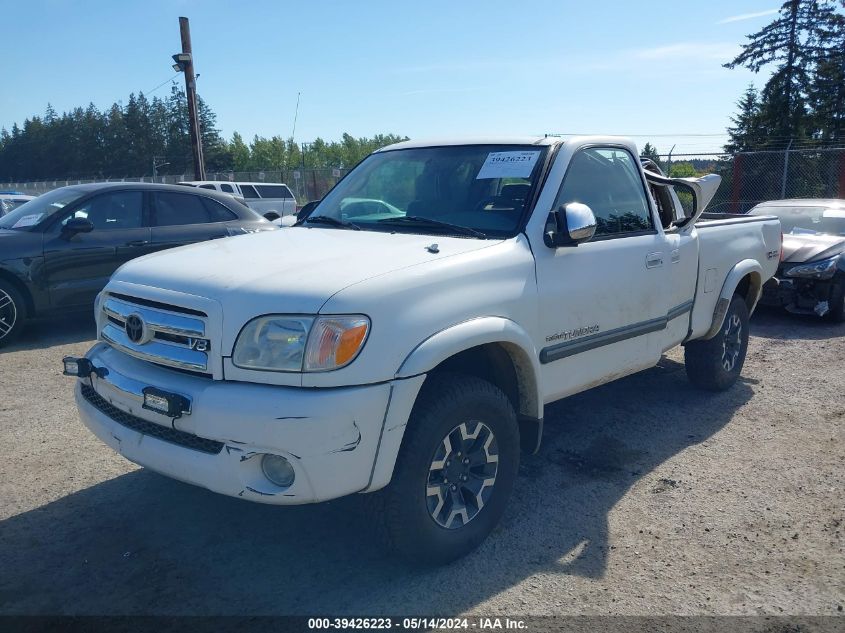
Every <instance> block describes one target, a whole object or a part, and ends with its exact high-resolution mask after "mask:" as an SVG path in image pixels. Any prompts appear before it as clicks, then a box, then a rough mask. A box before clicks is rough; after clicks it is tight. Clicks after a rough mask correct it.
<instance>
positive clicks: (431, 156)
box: [305, 145, 546, 238]
mask: <svg viewBox="0 0 845 633" xmlns="http://www.w3.org/2000/svg"><path fill="white" fill-rule="evenodd" d="M545 152H546V148H545V147H537V146H532V145H461V146H450V147H425V148H417V149H400V150H390V151H386V152H377V153H375V154H372V155H371V156H369V157H367V158H366V159H365V160H364V161H363V162H362V163H361V164H360V165H359V166H358V167H356V168H355V169H354V170H353V171H352V172H351V173H350V174H349V175H348V176H346V178H344V179H343V180H342V181H341V182H340V183H338V185H337V186H336V187H335V188H334V189H333V190H332V191H331V192H330V193H329V194H328V195H327V196H326V197H325V198H324V199H323V200H322V201H321V202H320V204H319V205H318V206H317V207H316V208H315V209H314V211H313V212H312V213H311V214H310V215H309V216H308V219H307V220H306V221H305V222H306V224H307V225H309V226H320V227H327V228H343V227H345V228H356V229H362V230H379V231H404V232H414V233H426V234H448V235H461V236H467V237H475V238H478V237H509V236H512V235H514V234H515V233H516V232H517V231H518V230H519V224H520V220H521V219H522V215H523V212H524V211H525V209H526V207H527V205H528V204H529V198H530V193H531V191H532V190H533V187H534V185H535V183H536V181H537V178H538V175H539V173H540V171H541V169H542V167H541V165H542V163H543V156H544V155H545Z"/></svg>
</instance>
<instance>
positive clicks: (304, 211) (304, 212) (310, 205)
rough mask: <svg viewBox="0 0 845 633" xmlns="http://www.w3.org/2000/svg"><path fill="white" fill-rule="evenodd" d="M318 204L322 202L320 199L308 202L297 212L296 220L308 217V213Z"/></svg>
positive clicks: (299, 220)
mask: <svg viewBox="0 0 845 633" xmlns="http://www.w3.org/2000/svg"><path fill="white" fill-rule="evenodd" d="M318 204H320V201H319V200H312V201H311V202H308V203H306V204H305V205H304V206H303V207H302V208H301V209H300V210H299V211H297V212H296V221H297V222H301V221H302V220H304V219H305V218H307V217H308V214H310V213H311V212H312V211H313V210H314V207H316V206H317V205H318Z"/></svg>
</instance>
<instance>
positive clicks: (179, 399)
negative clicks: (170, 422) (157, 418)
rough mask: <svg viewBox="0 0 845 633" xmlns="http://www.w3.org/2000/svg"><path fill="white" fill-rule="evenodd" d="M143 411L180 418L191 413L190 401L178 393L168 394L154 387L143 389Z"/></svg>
mask: <svg viewBox="0 0 845 633" xmlns="http://www.w3.org/2000/svg"><path fill="white" fill-rule="evenodd" d="M141 391H142V393H143V394H144V404H143V405H142V406H143V408H144V409H148V410H149V411H155V412H156V413H161V414H162V415H166V416H167V417H168V418H181V417H182V414H183V413H190V412H191V401H190V400H188V399H187V398H186V397H185V396H180V395H179V394H178V393H169V392H167V391H162V390H161V389H156V388H155V387H144V388H143V389H142V390H141Z"/></svg>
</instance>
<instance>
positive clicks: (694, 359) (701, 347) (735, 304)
mask: <svg viewBox="0 0 845 633" xmlns="http://www.w3.org/2000/svg"><path fill="white" fill-rule="evenodd" d="M747 350H748V306H747V305H746V304H745V299H743V298H742V297H740V296H739V295H734V296H733V299H731V303H730V305H729V306H728V311H727V313H726V314H725V321H724V323H722V328H721V329H720V330H719V333H718V334H716V336H714V337H713V338H711V339H708V340H706V341H692V342H690V343H687V344H686V347H685V348H684V363H685V365H686V368H687V377H688V378H689V379H690V382H692V384H694V385H695V386H697V387H701V388H703V389H710V390H711V391H723V390H725V389H728V388H729V387H731V386H732V385H733V384H734V383H735V382H736V381H737V378H739V374H740V372H741V371H742V365H743V364H744V363H745V353H746V351H747Z"/></svg>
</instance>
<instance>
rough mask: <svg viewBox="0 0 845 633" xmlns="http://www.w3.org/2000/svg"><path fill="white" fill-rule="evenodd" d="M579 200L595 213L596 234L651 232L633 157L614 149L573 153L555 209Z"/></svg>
mask: <svg viewBox="0 0 845 633" xmlns="http://www.w3.org/2000/svg"><path fill="white" fill-rule="evenodd" d="M570 202H581V203H583V204H586V205H587V206H588V207H590V208H591V209H592V210H593V213H594V214H595V216H596V236H620V237H621V236H623V235H625V234H626V233H638V232H642V231H653V230H654V222H653V220H652V216H651V211H650V210H649V206H648V201H647V199H646V194H645V189H644V188H643V183H642V178H641V177H640V174H639V170H638V169H637V167H636V162H635V161H634V158H633V157H632V156H631V155H630V154H629V153H628V152H627V151H625V150H623V149H617V148H609V147H608V148H605V147H599V148H590V149H584V150H581V151H580V152H578V153H577V154H575V156H573V158H572V162H571V163H570V164H569V169H568V170H567V172H566V176H564V179H563V186H562V187H561V189H560V193H558V197H557V200H556V202H555V208H557V207H559V206H561V205H566V204H569V203H570Z"/></svg>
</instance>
